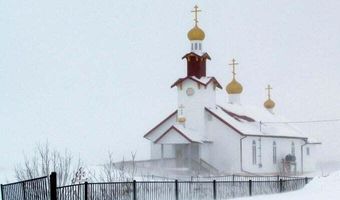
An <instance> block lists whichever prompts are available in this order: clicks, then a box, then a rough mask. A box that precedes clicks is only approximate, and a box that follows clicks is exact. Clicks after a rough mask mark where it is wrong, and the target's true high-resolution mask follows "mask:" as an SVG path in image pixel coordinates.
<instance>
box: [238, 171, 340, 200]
mask: <svg viewBox="0 0 340 200" xmlns="http://www.w3.org/2000/svg"><path fill="white" fill-rule="evenodd" d="M240 199H242V200H243V199H244V200H246V199H247V200H260V199H261V200H283V199H284V200H287V199H288V200H301V199H308V200H337V199H340V171H337V172H334V173H332V174H330V175H329V176H326V177H315V178H314V179H313V180H312V181H311V182H310V183H309V184H307V185H306V186H305V187H304V188H303V189H301V190H298V191H294V192H287V193H281V194H273V195H260V196H254V197H247V198H240Z"/></svg>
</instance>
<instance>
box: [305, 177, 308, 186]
mask: <svg viewBox="0 0 340 200" xmlns="http://www.w3.org/2000/svg"><path fill="white" fill-rule="evenodd" d="M307 183H308V178H307V177H305V185H307Z"/></svg>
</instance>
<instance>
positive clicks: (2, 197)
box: [0, 184, 5, 200]
mask: <svg viewBox="0 0 340 200" xmlns="http://www.w3.org/2000/svg"><path fill="white" fill-rule="evenodd" d="M0 188H1V199H2V200H5V198H4V196H5V195H4V189H3V186H2V184H1V185H0Z"/></svg>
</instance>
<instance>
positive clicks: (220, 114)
mask: <svg viewBox="0 0 340 200" xmlns="http://www.w3.org/2000/svg"><path fill="white" fill-rule="evenodd" d="M206 110H208V111H210V113H212V114H213V115H215V117H217V118H220V120H222V121H224V122H225V123H227V124H228V125H229V126H230V127H231V128H232V129H234V130H235V131H236V132H238V133H240V134H242V135H254V136H255V135H256V136H273V137H292V138H301V139H307V137H306V136H305V135H304V134H303V133H302V132H301V131H300V130H298V129H297V128H295V127H293V126H292V125H291V124H288V123H285V121H286V120H283V119H282V118H281V117H279V116H277V115H275V114H274V113H271V112H269V111H268V110H266V109H265V108H263V109H259V108H257V107H251V106H244V105H237V104H227V105H225V106H223V107H222V106H216V107H215V108H206Z"/></svg>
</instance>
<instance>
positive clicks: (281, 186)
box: [280, 179, 283, 192]
mask: <svg viewBox="0 0 340 200" xmlns="http://www.w3.org/2000/svg"><path fill="white" fill-rule="evenodd" d="M280 192H283V181H282V179H280Z"/></svg>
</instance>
